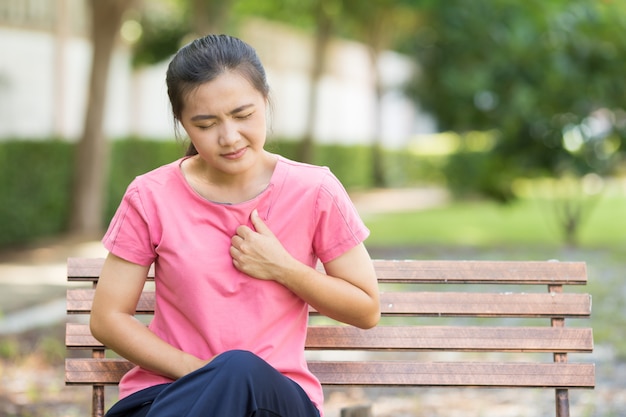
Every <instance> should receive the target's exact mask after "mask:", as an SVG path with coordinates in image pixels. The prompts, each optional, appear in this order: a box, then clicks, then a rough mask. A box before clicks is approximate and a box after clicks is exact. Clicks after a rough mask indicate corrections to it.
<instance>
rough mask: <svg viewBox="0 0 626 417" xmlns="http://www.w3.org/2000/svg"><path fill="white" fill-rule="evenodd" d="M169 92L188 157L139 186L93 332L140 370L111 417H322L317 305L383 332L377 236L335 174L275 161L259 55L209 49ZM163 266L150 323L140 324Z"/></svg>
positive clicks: (119, 219) (125, 382)
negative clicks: (314, 319)
mask: <svg viewBox="0 0 626 417" xmlns="http://www.w3.org/2000/svg"><path fill="white" fill-rule="evenodd" d="M166 81H167V86H168V95H169V98H170V102H171V105H172V111H173V115H174V119H175V123H177V124H180V125H182V127H183V128H184V129H185V131H186V133H187V135H188V137H189V139H190V146H189V150H188V152H187V156H186V157H184V158H182V159H180V160H177V161H175V162H173V163H170V164H168V165H165V166H162V167H160V168H157V169H156V170H154V171H151V172H149V173H147V174H144V175H142V176H139V177H137V178H136V179H135V180H134V181H133V182H132V183H131V184H130V186H129V187H128V189H127V191H126V194H125V195H124V198H123V200H122V202H121V204H120V206H119V208H118V210H117V212H116V214H115V216H114V218H113V220H112V221H111V224H110V226H109V229H108V231H107V233H106V234H105V236H104V238H103V243H104V245H105V247H106V248H107V249H108V250H109V255H108V257H107V259H106V261H105V264H104V267H103V269H102V274H101V277H100V281H99V284H98V288H97V290H96V294H95V298H94V303H93V311H92V316H91V322H90V326H91V330H92V333H93V335H94V336H95V337H96V338H97V339H99V340H100V341H101V342H103V343H104V344H105V345H107V346H109V347H110V348H111V349H113V350H114V351H116V352H117V353H118V354H120V355H121V356H123V357H125V358H127V359H128V360H130V361H131V362H133V363H134V364H136V365H137V366H136V367H135V368H134V369H132V370H131V371H130V372H129V373H128V374H126V375H125V376H124V378H123V379H122V381H121V382H120V401H119V402H118V403H117V404H116V405H115V406H114V407H113V408H112V409H111V410H109V413H108V415H109V416H143V415H149V416H165V415H176V416H219V417H224V416H228V417H238V416H241V417H244V416H285V417H297V416H307V417H308V416H315V417H317V416H319V415H320V413H321V412H322V403H323V395H322V389H321V386H320V384H319V382H318V381H317V379H316V378H315V377H314V376H313V375H312V374H311V373H310V372H309V370H308V369H307V366H306V361H305V359H304V340H305V335H306V326H307V315H308V305H311V306H312V307H314V308H315V309H317V310H318V311H319V312H320V313H321V314H324V315H327V316H329V317H331V318H333V319H336V320H339V321H342V322H344V323H347V324H351V325H354V326H358V327H361V328H370V327H373V326H375V325H376V324H377V322H378V320H379V317H380V310H379V299H378V288H377V281H376V276H375V273H374V270H373V267H372V263H371V260H370V257H369V255H368V253H367V250H366V249H365V247H364V245H363V241H364V240H365V238H366V237H367V235H368V233H369V232H368V230H367V229H366V227H365V226H364V225H363V223H362V221H361V220H360V218H359V216H358V215H357V213H356V211H355V209H354V206H353V205H352V203H351V202H350V200H349V198H348V196H347V194H346V192H345V190H344V188H343V187H342V186H341V184H340V183H339V181H338V180H337V179H336V178H335V177H334V176H333V175H332V174H331V172H330V171H329V170H328V169H326V168H322V167H316V166H312V165H306V164H302V163H297V162H293V161H290V160H287V159H286V158H283V157H281V156H278V155H275V154H272V153H269V152H267V151H265V150H264V144H265V140H266V111H267V108H268V98H269V88H268V86H267V82H266V78H265V71H264V69H263V67H262V65H261V63H260V62H259V59H258V57H257V55H256V53H255V51H254V50H253V49H252V48H251V47H250V46H249V45H247V44H246V43H244V42H242V41H241V40H239V39H236V38H233V37H229V36H226V35H220V36H216V35H209V36H207V37H204V38H201V39H197V40H195V41H194V42H192V43H190V44H189V45H187V46H185V47H183V48H182V49H181V50H180V51H179V52H178V53H177V54H176V55H175V56H174V58H173V59H172V62H171V63H170V65H169V67H168V71H167V77H166ZM318 260H320V261H321V262H322V263H323V264H324V267H325V270H326V274H323V273H320V272H318V271H316V269H315V265H316V263H317V262H318ZM152 263H154V265H155V285H156V288H155V292H156V297H155V298H156V304H155V314H154V318H153V320H152V322H151V323H150V326H148V327H146V326H145V325H143V324H142V323H140V322H139V321H137V320H136V319H135V318H134V317H133V316H134V311H135V307H136V305H137V301H138V299H139V296H140V294H141V291H142V288H143V285H144V282H145V277H146V274H147V272H148V268H149V266H150V265H151V264H152Z"/></svg>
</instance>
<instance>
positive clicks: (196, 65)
mask: <svg viewBox="0 0 626 417" xmlns="http://www.w3.org/2000/svg"><path fill="white" fill-rule="evenodd" d="M227 71H234V72H237V73H238V74H239V75H241V76H242V77H244V78H245V79H247V80H248V81H249V82H250V84H251V85H252V86H253V87H254V88H255V89H256V90H257V91H258V92H259V93H261V94H262V95H263V97H264V98H265V99H268V98H269V86H268V84H267V78H266V75H265V69H264V68H263V65H262V64H261V60H260V59H259V57H258V55H257V53H256V51H255V50H254V48H252V47H251V46H250V45H248V44H247V43H245V42H244V41H242V40H241V39H238V38H235V37H233V36H229V35H207V36H204V37H202V38H199V39H196V40H194V41H192V42H191V43H189V44H187V45H185V46H183V47H182V48H181V49H180V50H179V51H178V52H177V53H176V55H174V58H172V61H171V62H170V64H169V66H168V68H167V74H166V77H165V81H166V84H167V94H168V96H169V99H170V104H171V105H172V113H173V116H174V123H175V125H177V122H179V121H180V120H181V115H182V111H183V107H184V104H185V99H186V97H187V95H188V94H189V93H190V92H191V91H193V90H194V89H195V88H197V87H198V86H200V85H201V84H204V83H206V82H209V81H212V80H213V79H215V78H217V77H218V76H219V75H221V74H223V73H224V72H227ZM196 153H197V151H196V150H195V148H194V146H193V144H190V145H189V149H188V150H187V155H193V154H196Z"/></svg>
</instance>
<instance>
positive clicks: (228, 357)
mask: <svg viewBox="0 0 626 417" xmlns="http://www.w3.org/2000/svg"><path fill="white" fill-rule="evenodd" d="M168 416H172V417H174V416H176V417H196V416H197V417H319V411H318V410H317V408H316V407H315V405H314V404H313V403H312V402H311V400H310V399H309V397H308V396H307V394H306V393H305V392H304V390H303V389H302V388H301V387H300V386H299V385H298V384H297V383H296V382H294V381H293V380H291V379H290V378H287V377H286V376H284V375H282V374H281V373H280V372H278V371H277V370H276V369H274V368H273V367H272V366H271V365H269V364H268V363H267V362H265V361H264V360H263V359H261V358H259V357H258V356H256V355H254V354H253V353H251V352H247V351H242V350H233V351H229V352H225V353H223V354H221V355H219V356H217V357H216V358H215V359H213V360H212V361H211V362H210V363H209V364H207V365H206V366H205V367H203V368H201V369H198V370H197V371H194V372H192V373H190V374H188V375H185V376H184V377H182V378H180V379H179V380H177V381H175V382H173V383H171V384H162V385H157V386H154V387H150V388H146V389H144V390H142V391H139V392H136V393H134V394H132V395H129V396H128V397H126V398H123V399H122V400H120V401H118V402H117V403H116V404H115V405H114V406H113V407H111V409H110V410H109V411H108V412H107V414H106V416H105V417H168Z"/></svg>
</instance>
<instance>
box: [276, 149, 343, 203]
mask: <svg viewBox="0 0 626 417" xmlns="http://www.w3.org/2000/svg"><path fill="white" fill-rule="evenodd" d="M279 164H282V171H283V174H282V176H283V178H284V182H285V183H286V184H289V185H290V187H289V188H291V189H301V188H302V187H304V188H307V189H310V190H314V189H315V190H325V191H326V192H327V193H330V194H332V195H335V194H345V188H344V186H343V184H342V183H341V181H340V180H339V179H338V178H337V177H336V176H335V174H333V172H332V171H331V169H330V168H329V167H327V166H321V165H313V164H307V163H304V162H298V161H293V160H290V159H287V158H284V157H279Z"/></svg>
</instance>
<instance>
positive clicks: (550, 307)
mask: <svg viewBox="0 0 626 417" xmlns="http://www.w3.org/2000/svg"><path fill="white" fill-rule="evenodd" d="M380 298H381V308H382V311H383V314H385V315H399V316H405V315H406V316H409V315H417V316H441V317H452V316H455V317H469V316H471V317H555V316H559V317H589V316H590V314H591V297H590V296H589V295H588V294H554V293H462V292H411V293H401V292H387V293H382V294H381V297H380Z"/></svg>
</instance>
